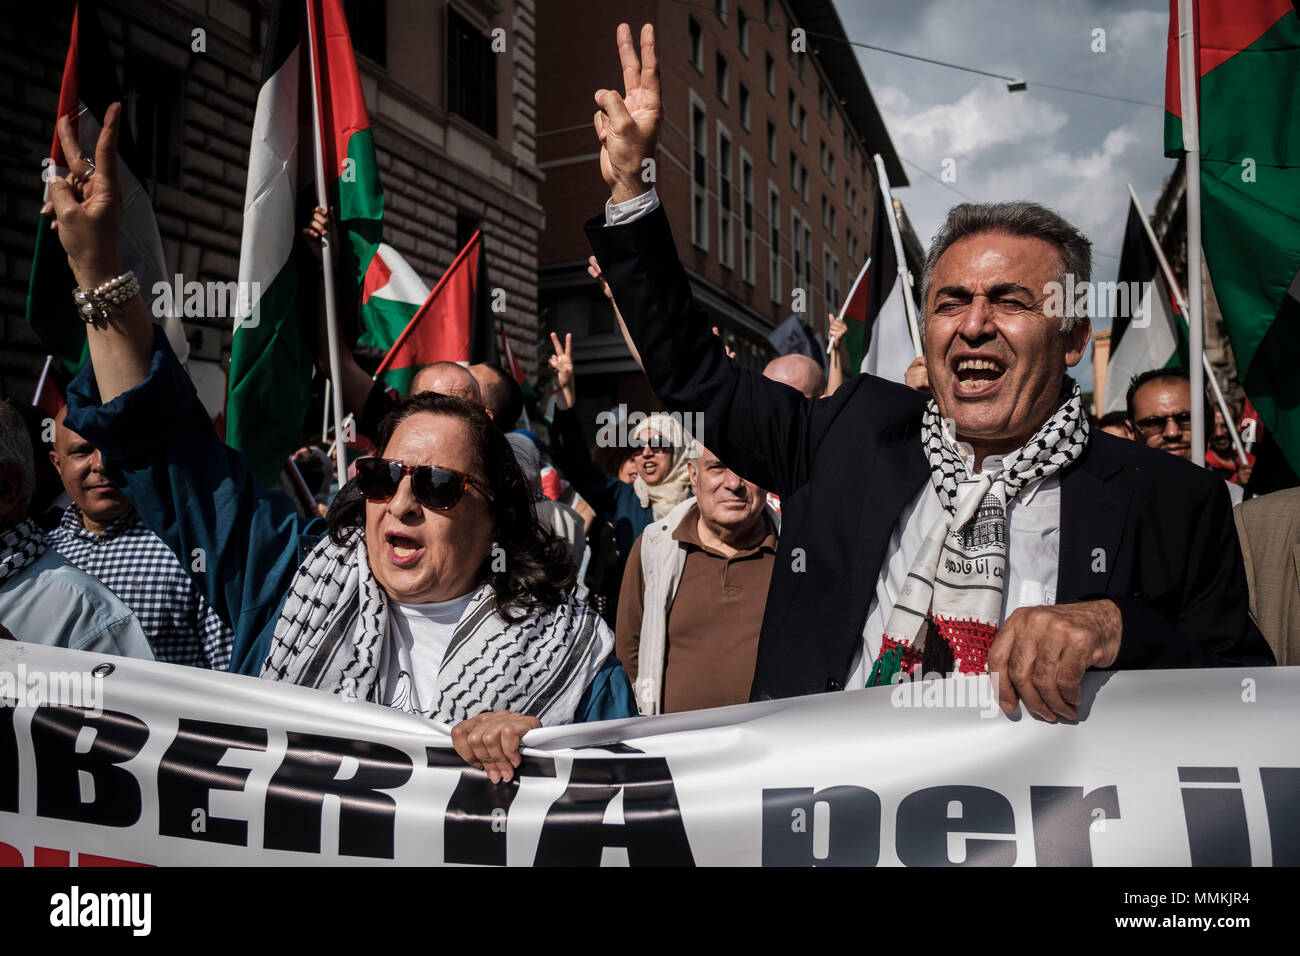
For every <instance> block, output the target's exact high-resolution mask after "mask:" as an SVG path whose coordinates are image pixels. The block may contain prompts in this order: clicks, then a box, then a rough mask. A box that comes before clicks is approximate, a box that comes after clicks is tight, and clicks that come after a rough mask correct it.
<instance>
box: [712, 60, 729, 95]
mask: <svg viewBox="0 0 1300 956" xmlns="http://www.w3.org/2000/svg"><path fill="white" fill-rule="evenodd" d="M713 64H714V67H715V69H716V70H717V73H718V99H720V100H722V102H724V103H729V102H730V101H731V93H730V90H731V74H730V73H729V72H728V71H727V58H726V57H725V56H723V55H722V54H721V53H719V54H717V55H716V56H715V57H714V60H713Z"/></svg>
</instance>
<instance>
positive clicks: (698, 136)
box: [691, 94, 709, 249]
mask: <svg viewBox="0 0 1300 956" xmlns="http://www.w3.org/2000/svg"><path fill="white" fill-rule="evenodd" d="M708 143H709V134H708V124H707V122H706V118H705V113H704V106H703V104H701V103H700V102H699V101H698V100H697V99H696V97H695V96H694V94H692V96H691V157H692V163H691V166H692V169H691V242H693V243H695V245H697V246H699V247H700V248H701V249H707V248H709V177H708V170H709V152H708Z"/></svg>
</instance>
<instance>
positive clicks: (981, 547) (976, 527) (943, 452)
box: [867, 379, 1088, 686]
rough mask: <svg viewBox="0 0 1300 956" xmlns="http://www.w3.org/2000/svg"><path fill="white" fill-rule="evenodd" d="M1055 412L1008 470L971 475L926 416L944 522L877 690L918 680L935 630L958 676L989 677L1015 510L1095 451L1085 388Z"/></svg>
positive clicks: (899, 609)
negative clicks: (1036, 485) (1028, 492)
mask: <svg viewBox="0 0 1300 956" xmlns="http://www.w3.org/2000/svg"><path fill="white" fill-rule="evenodd" d="M1067 382H1068V383H1069V384H1068V385H1067V395H1066V397H1065V400H1064V401H1063V402H1062V403H1061V405H1060V407H1059V408H1057V410H1056V412H1055V413H1054V414H1053V415H1052V416H1051V417H1050V418H1049V419H1048V420H1047V421H1046V422H1044V423H1043V425H1042V427H1040V428H1039V429H1038V431H1037V432H1035V433H1034V435H1033V437H1032V438H1030V440H1029V441H1028V442H1027V443H1026V444H1025V445H1024V447H1022V448H1020V449H1019V450H1018V451H1016V452H1014V453H1012V454H1010V455H1008V456H1006V458H1004V459H1003V463H1002V469H1001V470H1000V471H997V472H991V473H990V472H983V473H979V474H975V475H971V474H969V473H968V472H967V470H966V464H965V462H963V461H962V459H961V457H960V456H959V455H958V453H957V451H956V450H955V449H954V448H953V447H952V445H951V443H950V442H948V441H947V440H946V439H945V437H944V430H943V424H944V423H943V420H942V419H941V418H940V416H939V410H938V406H936V405H935V403H934V401H933V400H931V401H930V403H929V404H928V405H927V406H926V409H925V412H924V414H923V416H922V440H923V441H924V443H925V451H926V457H927V458H928V459H929V461H930V480H931V482H932V483H933V485H934V489H935V491H936V493H937V494H938V496H939V501H940V503H941V504H942V505H943V509H944V517H943V519H942V520H940V521H939V522H938V523H937V524H936V525H935V526H934V527H933V528H931V529H930V531H929V533H928V534H927V535H926V538H925V543H924V544H923V545H922V546H921V551H920V553H919V554H918V555H917V557H916V560H915V561H914V562H913V564H912V567H911V569H910V570H909V571H908V574H907V579H906V581H905V582H904V584H903V588H902V591H901V593H900V594H899V597H898V601H897V602H896V603H895V604H894V608H893V610H892V611H891V612H890V614H889V620H888V621H887V622H886V624H885V634H884V640H883V642H882V644H881V649H880V655H879V656H878V657H877V659H876V664H875V666H874V668H873V669H872V672H871V677H870V678H869V680H868V682H867V685H868V686H878V685H880V684H888V683H891V682H892V681H893V679H894V678H895V675H897V674H900V673H907V674H911V673H914V672H915V670H916V667H917V665H918V664H920V662H921V657H922V654H923V652H924V650H925V641H926V634H927V632H928V631H929V625H930V623H931V622H933V624H934V626H935V629H936V630H937V631H938V633H939V635H940V636H941V637H942V638H943V639H944V640H945V641H946V642H947V643H948V645H949V647H950V648H951V650H952V656H953V663H954V667H955V669H956V670H958V671H961V672H962V673H972V674H974V673H982V672H984V671H985V670H986V669H987V665H988V650H989V646H990V645H991V644H992V643H993V639H994V637H996V636H997V632H998V626H999V623H1000V620H1001V616H1002V596H1003V591H1004V589H1005V587H1006V579H1007V502H1009V501H1011V500H1012V499H1013V498H1015V497H1016V496H1017V495H1018V494H1020V492H1021V491H1023V490H1024V489H1025V488H1026V487H1027V486H1029V485H1030V484H1031V483H1032V482H1035V481H1037V480H1039V479H1042V478H1046V477H1048V476H1049V475H1054V474H1056V473H1057V472H1059V471H1061V470H1062V469H1063V468H1065V467H1067V466H1068V465H1070V464H1072V463H1073V462H1074V461H1075V460H1077V459H1078V457H1079V456H1080V455H1082V454H1083V451H1084V449H1085V448H1087V445H1088V419H1087V416H1085V415H1084V413H1083V398H1082V395H1081V394H1080V392H1079V386H1078V384H1077V383H1076V382H1074V381H1072V380H1069V379H1067Z"/></svg>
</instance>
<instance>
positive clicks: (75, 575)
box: [0, 548, 154, 661]
mask: <svg viewBox="0 0 1300 956" xmlns="http://www.w3.org/2000/svg"><path fill="white" fill-rule="evenodd" d="M0 624H4V626H5V627H6V628H7V629H8V630H9V633H11V634H13V636H14V637H15V638H17V639H18V640H20V641H26V642H28V643H31V644H45V645H48V646H50V647H71V648H72V649H73V650H78V651H90V652H92V653H95V654H119V655H121V656H123V657H136V658H139V659H140V660H144V661H151V660H153V659H154V656H153V650H152V649H151V648H150V647H149V641H148V639H147V638H146V637H145V636H144V630H143V629H142V628H141V627H140V621H139V620H138V619H137V618H136V616H135V613H134V612H133V611H132V610H131V609H130V608H129V607H127V606H126V605H125V604H123V603H122V601H121V599H119V598H118V596H117V595H116V594H114V593H113V592H112V591H110V590H109V589H108V588H107V587H106V586H105V585H104V584H102V583H101V582H100V580H99V579H98V578H93V577H91V576H90V575H89V574H87V573H86V572H85V571H82V570H81V569H80V568H78V567H77V566H76V565H74V564H71V563H70V562H69V561H68V560H67V559H66V558H64V557H63V555H61V554H59V552H57V551H55V550H54V549H53V548H47V549H46V551H45V553H44V554H43V555H41V556H40V557H39V558H37V559H36V560H35V561H34V562H32V564H31V565H30V566H28V567H26V568H24V569H23V570H22V571H20V572H19V573H18V574H15V575H14V576H13V577H11V578H10V579H9V580H8V581H6V582H5V583H4V584H0Z"/></svg>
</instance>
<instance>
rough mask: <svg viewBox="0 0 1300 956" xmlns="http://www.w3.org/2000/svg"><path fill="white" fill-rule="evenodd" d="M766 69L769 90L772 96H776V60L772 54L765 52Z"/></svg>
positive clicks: (764, 62)
mask: <svg viewBox="0 0 1300 956" xmlns="http://www.w3.org/2000/svg"><path fill="white" fill-rule="evenodd" d="M763 64H764V71H765V75H766V77H767V92H768V95H770V96H776V61H775V60H774V59H772V54H770V53H764V54H763Z"/></svg>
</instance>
